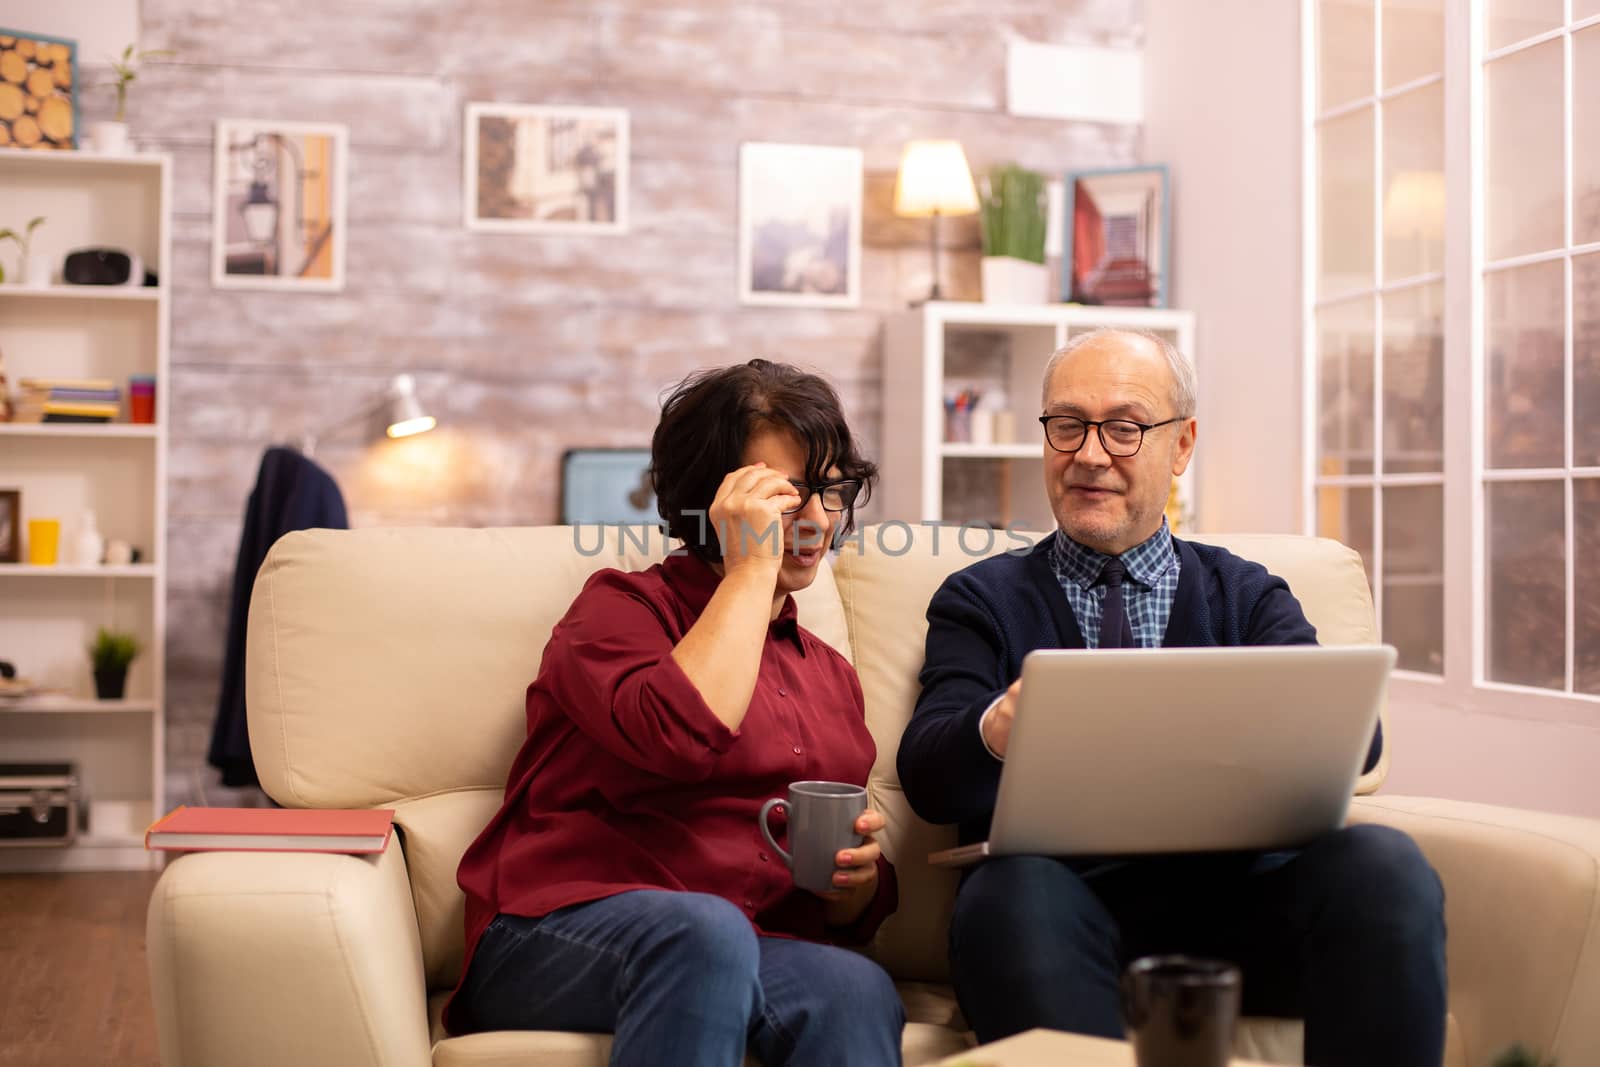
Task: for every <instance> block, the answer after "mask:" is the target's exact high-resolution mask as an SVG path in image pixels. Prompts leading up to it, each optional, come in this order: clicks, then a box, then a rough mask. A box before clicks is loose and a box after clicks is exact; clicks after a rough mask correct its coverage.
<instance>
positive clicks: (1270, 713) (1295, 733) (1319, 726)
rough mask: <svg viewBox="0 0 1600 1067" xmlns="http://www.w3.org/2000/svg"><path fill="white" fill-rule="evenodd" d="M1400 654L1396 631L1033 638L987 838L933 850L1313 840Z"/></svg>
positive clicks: (1353, 768) (950, 859) (1081, 851)
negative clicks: (1235, 640) (1061, 644)
mask: <svg viewBox="0 0 1600 1067" xmlns="http://www.w3.org/2000/svg"><path fill="white" fill-rule="evenodd" d="M1394 662H1395V650H1394V649H1393V648H1391V647H1389V646H1388V645H1341V646H1317V645H1293V646H1281V645H1278V646H1271V647H1245V648H1168V649H1103V650H1096V651H1087V650H1082V649H1077V650H1067V649H1051V650H1044V649H1041V650H1039V651H1036V652H1032V653H1029V654H1028V656H1027V657H1026V658H1025V659H1024V660H1023V664H1022V692H1021V695H1020V697H1019V699H1018V704H1017V716H1016V721H1015V722H1014V723H1013V724H1012V727H1011V739H1010V742H1009V743H1008V745H1007V752H1006V762H1005V767H1004V768H1003V770H1002V771H1001V774H1000V792H999V797H998V799H997V801H996V803H995V809H994V819H993V821H992V823H991V825H990V829H989V835H990V836H989V840H988V841H984V842H981V843H979V844H973V845H964V846H962V847H961V848H954V849H946V850H944V851H942V852H935V853H933V854H932V855H930V856H929V857H928V859H929V862H931V863H935V864H940V865H948V866H964V865H967V864H970V863H975V862H978V861H980V860H982V859H984V858H986V857H989V856H1010V855H1045V856H1072V855H1093V856H1106V855H1124V854H1134V853H1151V852H1207V851H1215V850H1227V849H1270V848H1281V847H1290V846H1294V845H1299V844H1303V843H1305V842H1306V841H1309V840H1310V839H1312V838H1313V837H1316V836H1317V835H1319V834H1322V833H1325V832H1327V831H1329V830H1332V829H1335V828H1337V827H1339V826H1341V825H1342V824H1343V823H1344V819H1345V815H1346V812H1347V810H1348V808H1349V805H1350V797H1351V794H1352V792H1353V791H1354V789H1355V783H1356V779H1357V778H1358V777H1359V776H1360V774H1361V768H1362V765H1363V764H1364V763H1365V762H1366V757H1367V751H1368V749H1369V747H1370V745H1371V742H1372V733H1373V729H1374V728H1375V726H1376V724H1377V721H1378V710H1379V708H1380V706H1381V705H1382V702H1383V696H1384V693H1385V690H1386V687H1387V683H1388V678H1389V672H1390V670H1391V669H1392V668H1393V667H1394Z"/></svg>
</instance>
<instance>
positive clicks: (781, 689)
mask: <svg viewBox="0 0 1600 1067" xmlns="http://www.w3.org/2000/svg"><path fill="white" fill-rule="evenodd" d="M778 695H779V696H781V697H786V696H788V695H789V691H788V690H787V689H785V688H784V687H783V686H781V685H780V686H778Z"/></svg>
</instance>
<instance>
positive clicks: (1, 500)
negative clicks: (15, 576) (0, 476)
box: [0, 489, 22, 563]
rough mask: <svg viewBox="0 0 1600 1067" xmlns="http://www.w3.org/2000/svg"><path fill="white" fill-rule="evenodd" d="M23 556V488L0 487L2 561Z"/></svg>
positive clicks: (0, 553) (0, 546) (14, 560)
mask: <svg viewBox="0 0 1600 1067" xmlns="http://www.w3.org/2000/svg"><path fill="white" fill-rule="evenodd" d="M21 558H22V490H20V489H0V563H16V562H17V561H18V560H20V559H21Z"/></svg>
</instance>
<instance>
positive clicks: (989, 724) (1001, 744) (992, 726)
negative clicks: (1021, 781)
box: [978, 678, 1022, 759]
mask: <svg viewBox="0 0 1600 1067" xmlns="http://www.w3.org/2000/svg"><path fill="white" fill-rule="evenodd" d="M1021 692H1022V679H1021V678H1018V679H1017V680H1016V681H1014V682H1012V683H1011V688H1009V689H1007V690H1006V691H1005V692H1004V693H1003V694H1001V696H1000V699H999V700H997V701H995V703H994V705H993V706H992V707H990V708H989V710H988V711H986V712H984V713H983V719H982V721H980V722H979V723H978V729H979V731H980V732H981V733H982V734H983V743H984V744H986V745H988V746H989V751H990V752H993V753H994V754H995V755H996V756H997V757H999V758H1000V759H1005V758H1006V745H1007V744H1008V743H1009V742H1010V741H1011V720H1012V718H1013V717H1014V716H1015V715H1016V713H1017V695H1018V694H1019V693H1021Z"/></svg>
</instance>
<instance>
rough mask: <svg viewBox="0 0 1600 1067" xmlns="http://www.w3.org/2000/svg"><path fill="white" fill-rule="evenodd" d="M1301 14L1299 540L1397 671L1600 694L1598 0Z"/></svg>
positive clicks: (1438, 2) (1367, 0)
mask: <svg viewBox="0 0 1600 1067" xmlns="http://www.w3.org/2000/svg"><path fill="white" fill-rule="evenodd" d="M1304 15H1305V19H1304V25H1305V33H1306V35H1307V38H1306V49H1305V57H1306V62H1307V75H1306V79H1305V84H1306V86H1307V115H1306V138H1307V144H1306V175H1307V179H1306V180H1307V190H1306V216H1307V218H1306V231H1305V237H1306V265H1307V279H1306V291H1307V294H1306V311H1307V315H1306V339H1305V353H1306V360H1307V413H1308V433H1307V456H1308V466H1307V475H1308V477H1307V486H1308V514H1309V515H1310V517H1311V518H1310V525H1311V526H1312V528H1313V529H1314V530H1315V531H1316V532H1318V533H1322V534H1325V535H1327V536H1332V537H1336V538H1338V539H1340V540H1342V541H1344V542H1345V543H1346V544H1349V545H1351V546H1352V547H1354V548H1356V549H1358V550H1359V551H1360V552H1361V554H1362V556H1363V558H1364V559H1365V561H1366V564H1367V568H1368V573H1369V575H1370V576H1371V580H1372V585H1373V598H1374V602H1375V605H1376V607H1377V609H1378V613H1379V619H1380V626H1381V630H1382V633H1383V638H1384V640H1386V641H1388V642H1390V643H1391V644H1394V645H1395V646H1396V647H1397V648H1398V649H1399V652H1400V666H1401V668H1402V669H1403V671H1405V672H1406V675H1405V676H1403V677H1407V678H1410V679H1416V680H1423V679H1432V680H1433V681H1435V682H1443V683H1444V684H1445V688H1446V689H1447V690H1448V691H1450V692H1451V693H1453V694H1455V695H1456V696H1457V697H1467V698H1470V699H1472V700H1473V701H1474V702H1480V703H1481V702H1482V700H1483V699H1488V698H1492V697H1494V695H1495V694H1496V693H1502V692H1505V693H1507V695H1508V697H1509V696H1515V697H1517V698H1519V699H1521V700H1522V701H1523V702H1524V703H1526V700H1527V697H1528V696H1530V695H1533V694H1546V695H1548V696H1549V697H1551V698H1553V699H1567V700H1570V699H1572V698H1579V699H1583V698H1596V697H1600V0H1451V2H1450V3H1448V4H1446V3H1445V2H1444V0H1305V5H1304ZM1447 42H1448V46H1447ZM1447 115H1448V116H1449V121H1448V122H1447V120H1446V116H1447ZM1447 189H1448V197H1447V196H1446V190H1447ZM1447 211H1448V217H1449V219H1450V220H1451V225H1450V227H1448V228H1447V227H1446V224H1445V223H1446V218H1447ZM1447 232H1449V233H1450V235H1451V240H1450V241H1449V242H1448V247H1447V242H1446V234H1447Z"/></svg>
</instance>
